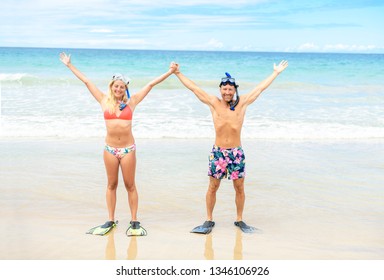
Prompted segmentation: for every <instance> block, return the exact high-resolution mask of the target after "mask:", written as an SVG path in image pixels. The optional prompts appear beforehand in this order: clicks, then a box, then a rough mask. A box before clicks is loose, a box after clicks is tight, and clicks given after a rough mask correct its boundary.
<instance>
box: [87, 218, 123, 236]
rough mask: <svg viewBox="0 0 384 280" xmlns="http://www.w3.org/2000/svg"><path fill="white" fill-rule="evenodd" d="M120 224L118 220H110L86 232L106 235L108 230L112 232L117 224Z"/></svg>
mask: <svg viewBox="0 0 384 280" xmlns="http://www.w3.org/2000/svg"><path fill="white" fill-rule="evenodd" d="M117 224H118V221H116V222H114V221H108V222H105V224H104V225H101V226H97V227H93V228H91V229H90V230H88V231H87V232H86V234H93V235H106V234H107V233H108V232H110V231H111V230H112V229H113V228H114V227H115V226H116V225H117Z"/></svg>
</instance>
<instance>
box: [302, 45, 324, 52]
mask: <svg viewBox="0 0 384 280" xmlns="http://www.w3.org/2000/svg"><path fill="white" fill-rule="evenodd" d="M319 49H320V48H319V46H317V45H315V44H314V43H305V44H302V45H300V46H299V47H298V48H297V50H298V51H304V52H305V51H318V50H319Z"/></svg>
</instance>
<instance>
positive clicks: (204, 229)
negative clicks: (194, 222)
mask: <svg viewBox="0 0 384 280" xmlns="http://www.w3.org/2000/svg"><path fill="white" fill-rule="evenodd" d="M214 226H215V222H213V221H205V222H204V224H202V225H200V226H197V227H195V228H194V229H192V230H191V232H192V233H200V234H209V233H210V232H211V231H212V229H213V227H214Z"/></svg>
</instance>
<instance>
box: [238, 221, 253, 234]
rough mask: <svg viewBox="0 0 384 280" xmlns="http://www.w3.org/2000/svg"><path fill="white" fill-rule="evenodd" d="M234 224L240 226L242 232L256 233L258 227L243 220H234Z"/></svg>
mask: <svg viewBox="0 0 384 280" xmlns="http://www.w3.org/2000/svg"><path fill="white" fill-rule="evenodd" d="M234 224H235V226H237V227H239V228H240V229H241V231H242V232H245V233H254V232H256V231H257V228H255V227H252V226H249V225H247V224H246V223H244V222H243V221H240V222H234Z"/></svg>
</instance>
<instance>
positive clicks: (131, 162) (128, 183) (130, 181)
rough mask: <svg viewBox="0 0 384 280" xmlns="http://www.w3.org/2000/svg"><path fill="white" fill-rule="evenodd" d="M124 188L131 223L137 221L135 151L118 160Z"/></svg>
mask: <svg viewBox="0 0 384 280" xmlns="http://www.w3.org/2000/svg"><path fill="white" fill-rule="evenodd" d="M120 166H121V171H122V174H123V180H124V185H125V188H126V190H127V192H128V204H129V208H130V210H131V221H137V209H138V205H139V196H138V193H137V189H136V183H135V175H136V151H131V152H129V153H128V154H127V155H125V156H124V157H123V158H122V159H121V160H120Z"/></svg>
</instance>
